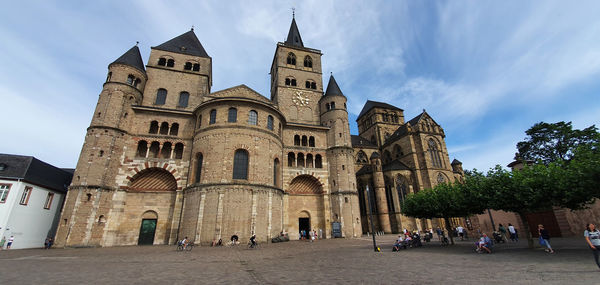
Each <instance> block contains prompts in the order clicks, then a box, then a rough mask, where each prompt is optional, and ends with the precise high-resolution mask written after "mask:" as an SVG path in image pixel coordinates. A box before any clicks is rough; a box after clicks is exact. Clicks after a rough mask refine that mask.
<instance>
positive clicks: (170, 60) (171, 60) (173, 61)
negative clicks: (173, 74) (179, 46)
mask: <svg viewBox="0 0 600 285" xmlns="http://www.w3.org/2000/svg"><path fill="white" fill-rule="evenodd" d="M173 66H175V60H174V59H172V58H170V59H169V60H167V67H173Z"/></svg>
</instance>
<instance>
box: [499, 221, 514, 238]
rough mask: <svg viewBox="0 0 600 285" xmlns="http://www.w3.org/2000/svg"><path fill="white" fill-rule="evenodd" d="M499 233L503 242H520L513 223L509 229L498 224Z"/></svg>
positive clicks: (509, 225)
mask: <svg viewBox="0 0 600 285" xmlns="http://www.w3.org/2000/svg"><path fill="white" fill-rule="evenodd" d="M498 233H499V237H501V238H502V240H503V241H508V239H510V240H511V241H512V242H518V241H519V234H518V232H517V229H515V227H514V226H513V225H512V224H511V223H508V229H507V228H505V227H504V225H502V224H498Z"/></svg>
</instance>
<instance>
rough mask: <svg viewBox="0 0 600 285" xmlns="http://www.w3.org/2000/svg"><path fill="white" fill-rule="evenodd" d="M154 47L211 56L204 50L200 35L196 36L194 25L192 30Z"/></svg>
mask: <svg viewBox="0 0 600 285" xmlns="http://www.w3.org/2000/svg"><path fill="white" fill-rule="evenodd" d="M152 48H153V49H158V50H164V51H170V52H175V53H182V54H188V55H193V56H200V57H210V56H208V54H207V53H206V51H205V50H204V47H203V46H202V44H201V43H200V40H198V37H196V34H195V33H194V28H193V27H192V29H191V30H190V31H187V32H185V33H184V34H182V35H180V36H177V37H175V38H173V39H171V40H169V41H167V42H165V43H163V44H161V45H158V46H155V47H152Z"/></svg>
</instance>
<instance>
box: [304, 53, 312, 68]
mask: <svg viewBox="0 0 600 285" xmlns="http://www.w3.org/2000/svg"><path fill="white" fill-rule="evenodd" d="M304 67H308V68H312V67H313V65H312V58H310V56H308V55H307V56H306V57H305V58H304Z"/></svg>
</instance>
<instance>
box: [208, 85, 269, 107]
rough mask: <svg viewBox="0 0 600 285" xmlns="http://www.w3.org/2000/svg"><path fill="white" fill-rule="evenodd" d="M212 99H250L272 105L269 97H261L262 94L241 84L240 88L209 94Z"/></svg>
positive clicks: (235, 87)
mask: <svg viewBox="0 0 600 285" xmlns="http://www.w3.org/2000/svg"><path fill="white" fill-rule="evenodd" d="M208 96H210V97H214V98H226V97H237V98H249V99H254V100H258V101H262V102H265V103H268V104H272V102H271V100H269V99H268V98H267V97H265V96H263V95H261V94H260V93H258V92H256V91H254V90H253V89H252V88H250V87H248V86H246V85H244V84H241V85H238V86H234V87H230V88H227V89H223V90H219V91H217V92H214V93H210V94H208Z"/></svg>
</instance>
